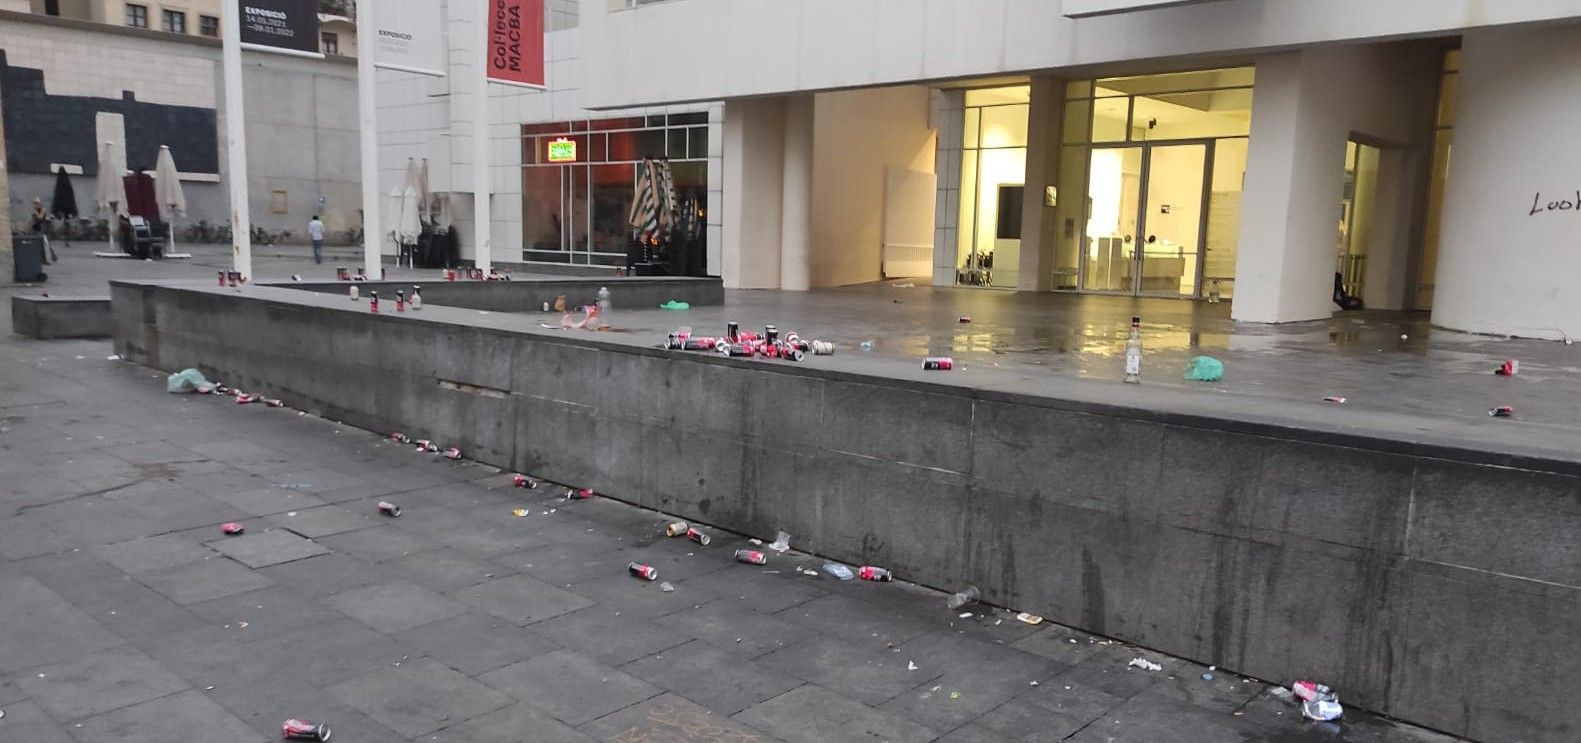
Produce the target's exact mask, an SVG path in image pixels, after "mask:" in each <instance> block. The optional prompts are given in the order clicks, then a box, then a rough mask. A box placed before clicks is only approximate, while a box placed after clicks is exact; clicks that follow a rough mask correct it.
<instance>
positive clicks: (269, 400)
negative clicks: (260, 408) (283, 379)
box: [263, 397, 285, 408]
mask: <svg viewBox="0 0 1581 743" xmlns="http://www.w3.org/2000/svg"><path fill="white" fill-rule="evenodd" d="M263 403H264V404H265V405H268V406H269V407H271V408H283V407H285V403H284V402H282V401H280V400H277V399H275V398H273V397H266V398H264V401H263Z"/></svg>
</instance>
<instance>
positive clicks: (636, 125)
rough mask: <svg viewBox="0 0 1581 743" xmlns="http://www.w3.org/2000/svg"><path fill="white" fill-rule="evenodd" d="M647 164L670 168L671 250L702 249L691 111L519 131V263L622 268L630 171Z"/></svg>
mask: <svg viewBox="0 0 1581 743" xmlns="http://www.w3.org/2000/svg"><path fill="white" fill-rule="evenodd" d="M649 157H651V158H668V159H669V162H670V171H671V174H672V177H673V181H674V184H675V203H676V205H677V210H678V212H679V214H678V215H677V222H676V229H675V230H674V231H673V232H672V243H676V244H679V243H680V242H685V241H692V242H693V243H695V244H691V245H688V246H687V248H688V249H691V250H700V249H702V243H703V242H704V237H703V234H704V232H705V231H704V229H703V225H704V223H705V221H706V220H705V219H704V217H705V216H706V215H705V214H704V209H705V205H706V204H707V202H708V199H707V196H708V114H707V113H706V112H693V113H681V114H670V115H669V116H646V117H630V118H618V119H599V120H594V121H570V122H559V123H553V124H527V125H524V126H522V163H523V167H522V247H523V249H522V260H524V261H538V262H548V263H571V264H576V265H606V266H609V265H624V264H625V263H626V255H627V249H628V248H629V247H630V246H631V245H632V229H631V226H630V224H628V218H629V214H630V211H631V202H632V199H633V195H634V193H635V191H636V180H637V165H638V164H639V163H641V162H642V160H643V158H649ZM678 241H679V242H678Z"/></svg>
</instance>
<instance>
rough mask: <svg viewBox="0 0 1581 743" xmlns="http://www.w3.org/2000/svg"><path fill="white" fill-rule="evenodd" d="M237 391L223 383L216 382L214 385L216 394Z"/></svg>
mask: <svg viewBox="0 0 1581 743" xmlns="http://www.w3.org/2000/svg"><path fill="white" fill-rule="evenodd" d="M235 391H236V390H233V389H231V388H229V387H226V386H225V385H223V384H216V385H214V394H216V395H229V394H231V393H233V392H235Z"/></svg>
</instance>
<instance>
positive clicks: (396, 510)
mask: <svg viewBox="0 0 1581 743" xmlns="http://www.w3.org/2000/svg"><path fill="white" fill-rule="evenodd" d="M379 513H382V514H384V515H386V516H389V517H392V518H393V517H396V516H399V515H401V507H400V506H397V505H395V504H394V503H391V502H389V501H387V500H381V501H379Z"/></svg>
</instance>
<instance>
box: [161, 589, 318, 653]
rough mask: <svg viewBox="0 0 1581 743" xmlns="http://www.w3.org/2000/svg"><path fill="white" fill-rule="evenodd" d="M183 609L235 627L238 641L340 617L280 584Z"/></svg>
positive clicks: (246, 640) (231, 627) (210, 620)
mask: <svg viewBox="0 0 1581 743" xmlns="http://www.w3.org/2000/svg"><path fill="white" fill-rule="evenodd" d="M187 610H188V611H191V612H192V613H194V614H197V615H198V616H201V617H203V618H205V619H207V620H209V622H210V623H211V624H218V625H221V626H222V627H229V628H230V629H232V630H235V633H234V634H235V636H236V638H237V641H239V642H251V641H253V640H260V639H263V638H265V637H273V636H274V635H278V634H282V633H285V632H291V631H294V630H298V629H302V628H304V627H312V626H315V625H319V624H323V623H327V622H332V621H334V620H336V619H339V618H340V614H338V613H336V612H335V610H333V609H331V608H329V607H327V606H324V605H323V604H321V603H319V602H318V601H314V600H313V599H311V598H309V597H304V596H302V595H300V594H298V593H296V592H295V591H292V590H291V589H289V588H282V587H280V586H272V587H269V588H264V589H261V590H258V591H248V592H247V593H238V594H236V595H234V596H226V597H224V598H218V599H214V600H212V601H204V602H201V603H196V604H192V605H190V606H188V607H187Z"/></svg>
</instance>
